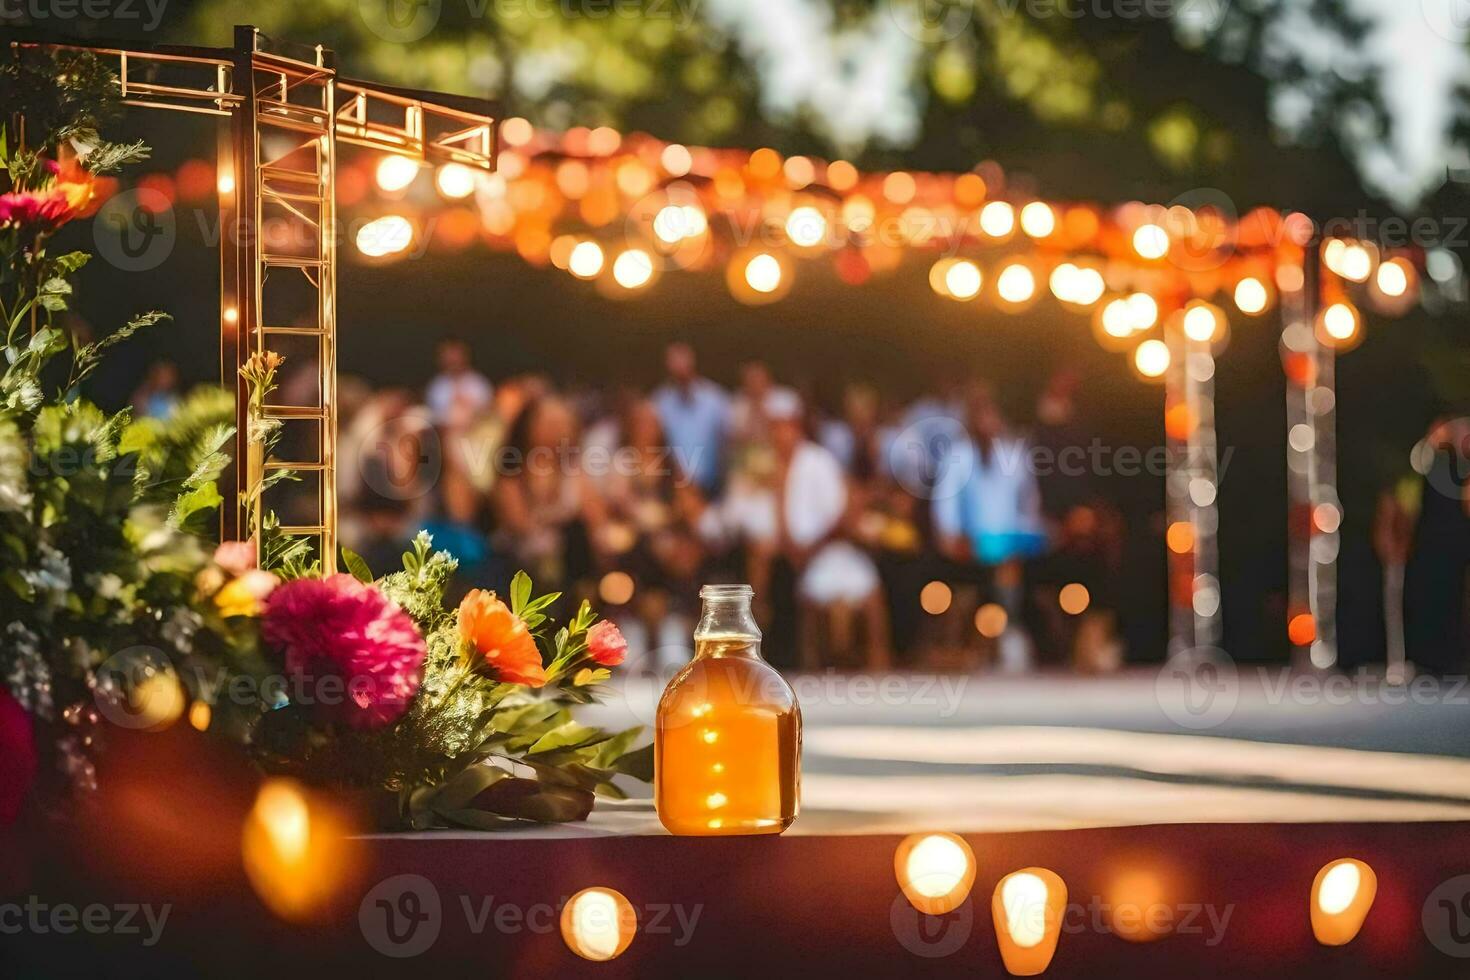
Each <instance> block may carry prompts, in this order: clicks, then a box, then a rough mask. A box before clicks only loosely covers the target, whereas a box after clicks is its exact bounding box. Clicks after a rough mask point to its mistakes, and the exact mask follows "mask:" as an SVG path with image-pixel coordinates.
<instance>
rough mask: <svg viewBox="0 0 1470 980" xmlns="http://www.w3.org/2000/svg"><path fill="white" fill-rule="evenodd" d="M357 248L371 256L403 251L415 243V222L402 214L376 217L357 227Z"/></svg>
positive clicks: (375, 256)
mask: <svg viewBox="0 0 1470 980" xmlns="http://www.w3.org/2000/svg"><path fill="white" fill-rule="evenodd" d="M356 241H357V250H358V251H359V252H361V253H362V254H363V255H366V256H368V257H369V258H375V259H376V258H382V257H383V256H386V255H394V254H397V253H398V252H402V251H404V250H405V249H407V248H408V246H410V245H411V244H413V223H412V222H411V221H409V220H408V219H407V218H405V217H404V216H403V215H401V214H387V215H384V216H383V217H381V218H374V219H373V220H372V221H369V222H368V223H367V224H365V225H363V226H362V227H361V228H359V229H357V239H356Z"/></svg>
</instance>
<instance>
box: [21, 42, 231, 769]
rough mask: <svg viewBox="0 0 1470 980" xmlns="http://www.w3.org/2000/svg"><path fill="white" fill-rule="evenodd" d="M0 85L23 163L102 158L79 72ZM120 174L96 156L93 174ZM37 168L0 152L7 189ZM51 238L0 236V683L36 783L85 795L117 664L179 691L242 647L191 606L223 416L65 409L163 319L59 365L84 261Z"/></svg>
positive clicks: (67, 63)
mask: <svg viewBox="0 0 1470 980" xmlns="http://www.w3.org/2000/svg"><path fill="white" fill-rule="evenodd" d="M0 83H4V84H5V85H6V91H7V98H10V97H12V96H14V97H16V98H17V101H16V102H13V103H9V104H7V106H6V108H7V110H9V109H14V110H16V111H20V112H23V113H24V115H25V117H26V120H27V126H28V133H29V134H30V136H31V139H32V140H36V141H39V142H38V145H39V146H41V147H56V146H58V145H60V144H61V143H63V142H65V141H86V142H87V143H88V144H89V145H91V146H92V147H94V148H104V147H110V146H111V144H105V143H102V142H101V141H100V140H99V139H98V138H97V137H96V127H97V126H98V125H99V124H100V123H102V122H103V121H104V120H106V119H107V118H110V115H111V111H112V109H113V108H114V106H113V102H114V101H115V82H114V81H113V80H112V78H111V76H109V75H107V73H106V72H105V70H103V69H102V68H101V66H100V64H99V63H98V62H97V61H96V59H94V58H92V57H91V56H88V55H83V54H77V53H58V54H53V55H47V54H45V53H42V52H34V51H28V50H24V49H22V50H21V51H20V53H19V54H15V55H14V57H13V58H12V59H11V60H10V61H7V62H6V63H5V64H4V65H3V66H0ZM94 152H95V150H94ZM137 156H138V154H137V153H136V152H135V150H127V151H124V150H113V149H106V150H105V151H104V156H103V158H102V159H101V161H100V162H105V163H107V164H108V165H112V164H114V163H118V162H121V161H123V160H125V159H130V158H136V157H137ZM38 160H39V157H38V156H37V154H36V153H20V152H18V151H16V150H14V148H13V147H11V148H7V147H6V145H5V143H4V140H3V139H0V170H3V173H4V174H5V177H6V179H7V180H9V181H10V183H11V186H12V187H21V188H23V189H27V190H44V189H45V182H46V181H49V180H50V176H49V171H46V170H45V169H44V168H40V167H39V166H38ZM55 227H56V222H55V221H50V222H47V223H45V224H41V225H36V226H34V227H26V226H22V225H19V224H15V223H11V225H10V226H8V227H7V228H6V229H3V230H0V316H3V319H4V324H3V328H4V336H3V345H0V353H3V364H4V373H3V374H0V551H3V555H4V558H3V564H0V569H3V570H0V624H3V632H0V679H3V681H4V683H5V684H6V685H7V686H8V688H9V689H10V691H11V693H12V694H13V695H14V696H15V697H16V698H17V700H19V701H20V703H21V704H22V705H23V706H24V707H25V708H26V709H27V710H29V711H30V712H31V713H32V714H33V716H34V718H35V720H36V722H37V725H38V728H39V730H40V731H41V732H42V733H43V735H50V736H52V737H50V738H44V737H43V738H42V740H41V744H42V747H43V750H45V751H46V752H47V753H48V755H54V756H56V758H55V759H54V760H48V761H54V762H55V763H56V765H52V766H49V767H48V768H49V770H50V771H60V772H64V773H66V774H67V775H68V776H70V778H71V781H72V784H73V785H74V786H77V787H86V786H88V785H89V784H90V781H91V773H92V763H91V753H92V752H94V751H96V750H97V749H98V748H99V747H100V745H101V743H102V741H103V739H104V736H105V731H104V730H103V729H102V728H100V727H97V726H95V724H94V721H92V720H91V719H94V718H95V715H94V714H93V713H92V710H91V709H93V708H94V706H95V704H96V703H105V702H106V701H109V700H115V699H119V698H126V696H127V690H126V688H125V686H123V687H119V686H118V673H119V671H118V670H114V669H112V668H115V667H117V666H118V658H119V657H122V658H126V657H128V656H129V653H128V651H130V650H131V651H136V649H137V648H145V649H147V650H148V651H151V653H150V656H149V658H147V659H148V660H149V662H150V664H153V663H154V662H155V661H156V666H157V668H158V669H162V670H165V671H172V672H174V673H176V674H178V675H179V676H181V677H183V676H187V675H186V672H185V666H186V664H188V663H190V662H192V661H193V660H195V659H196V658H199V657H204V658H205V659H206V660H207V661H208V662H211V663H214V662H218V661H220V660H221V658H222V657H223V656H224V655H225V654H226V653H227V652H229V651H233V650H246V651H248V650H249V648H250V643H249V642H248V641H246V642H243V643H240V644H236V643H233V642H230V643H226V642H225V641H224V640H222V639H221V638H222V637H224V636H226V635H228V630H226V629H224V628H223V627H222V626H219V625H218V624H216V626H218V628H216V629H211V628H209V626H208V624H209V620H210V615H209V611H208V610H207V609H206V610H203V611H201V610H200V609H197V608H196V604H195V576H196V575H197V574H198V572H199V571H200V570H201V569H203V568H204V567H205V565H206V563H207V549H206V546H205V544H204V542H203V541H202V540H201V539H200V538H198V537H196V536H195V535H194V534H192V533H190V530H191V529H204V526H205V523H206V516H207V515H208V513H209V512H211V511H212V509H213V508H214V507H215V506H216V505H217V503H218V500H219V494H218V492H217V490H216V488H215V486H214V480H215V478H216V477H217V476H218V475H219V472H220V471H221V469H222V468H223V467H224V465H225V463H226V462H227V459H226V457H225V456H224V454H223V452H222V450H223V447H224V444H225V443H226V441H227V440H228V437H229V431H230V430H229V428H228V424H227V420H228V419H229V417H230V408H229V403H228V399H226V400H225V402H224V403H221V402H220V401H219V399H218V398H217V397H215V396H213V395H208V394H196V395H195V396H193V397H192V398H191V399H190V400H189V401H187V402H186V404H185V405H184V406H183V408H182V409H181V412H180V415H179V416H178V417H176V420H174V421H156V420H147V421H137V422H135V421H134V420H133V419H132V418H131V415H130V413H129V412H127V411H122V412H117V413H107V412H104V411H103V410H102V409H100V408H98V407H97V406H96V405H93V404H92V403H90V402H88V401H87V400H85V399H84V398H81V397H79V396H78V395H77V393H76V385H77V383H79V382H80V381H81V380H82V379H83V378H85V377H87V376H88V375H89V374H91V372H92V371H94V370H95V369H96V368H97V366H98V364H99V363H100V361H101V358H102V355H103V354H104V353H105V352H106V351H107V349H108V348H110V347H112V346H113V345H115V344H117V343H120V342H122V341H124V340H126V339H127V338H129V337H131V336H133V335H134V334H135V333H137V332H138V331H140V330H143V329H146V328H147V327H149V326H152V325H154V324H156V323H158V322H160V321H162V320H163V319H165V317H164V316H163V314H160V313H149V314H144V315H143V316H140V317H135V318H133V319H132V320H129V321H128V322H127V323H126V324H124V325H123V326H122V327H121V328H120V329H118V330H117V331H116V332H115V333H113V334H111V335H110V336H108V337H107V338H105V339H104V340H102V341H99V342H98V343H95V344H89V345H87V346H84V347H81V348H80V349H78V350H75V351H72V347H73V344H72V343H71V342H70V340H69V338H68V337H67V336H66V335H65V333H64V332H63V331H62V330H61V329H59V328H58V327H57V326H55V325H54V323H53V320H54V319H55V317H56V316H57V315H58V314H60V313H63V312H64V311H65V310H66V308H67V304H68V302H69V299H70V297H71V294H72V288H73V285H72V284H73V279H74V277H75V276H76V275H77V274H78V273H79V272H80V271H81V269H82V268H83V266H85V265H86V262H87V255H86V254H85V253H81V252H70V253H66V254H62V255H57V256H52V255H50V254H49V253H48V251H47V245H48V243H49V238H50V235H51V233H52V232H54V231H55ZM68 351H72V356H71V357H70V361H71V365H70V371H69V373H66V374H62V375H60V376H62V377H69V379H70V380H69V381H68V383H67V384H66V385H65V387H63V388H62V389H61V390H59V391H58V390H54V389H53V390H52V391H51V392H50V393H49V394H48V392H47V388H46V383H45V379H46V378H47V377H50V376H51V375H52V372H51V371H50V370H49V369H50V368H51V367H52V365H53V362H55V361H56V360H57V359H58V358H61V357H62V356H63V355H64V354H66V353H67V352H68ZM221 409H224V411H221ZM104 668H106V669H104ZM150 669H152V667H150ZM123 673H126V671H123Z"/></svg>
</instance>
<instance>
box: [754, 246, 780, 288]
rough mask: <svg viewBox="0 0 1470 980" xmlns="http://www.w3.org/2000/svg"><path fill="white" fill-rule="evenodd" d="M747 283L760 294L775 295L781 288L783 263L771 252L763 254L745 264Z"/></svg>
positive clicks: (755, 256)
mask: <svg viewBox="0 0 1470 980" xmlns="http://www.w3.org/2000/svg"><path fill="white" fill-rule="evenodd" d="M745 282H746V285H748V286H750V288H751V289H754V290H755V291H756V292H758V293H767V294H769V293H774V292H775V291H776V290H777V289H778V288H780V286H781V263H780V262H779V261H777V260H776V257H775V256H774V255H772V254H770V253H769V252H761V253H759V254H757V255H754V256H752V257H751V259H750V261H749V262H747V263H745Z"/></svg>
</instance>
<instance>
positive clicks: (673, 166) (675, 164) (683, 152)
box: [658, 143, 694, 177]
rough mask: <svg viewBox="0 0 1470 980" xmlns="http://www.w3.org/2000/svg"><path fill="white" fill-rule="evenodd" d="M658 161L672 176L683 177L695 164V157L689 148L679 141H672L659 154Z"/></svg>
mask: <svg viewBox="0 0 1470 980" xmlns="http://www.w3.org/2000/svg"><path fill="white" fill-rule="evenodd" d="M658 162H659V163H660V164H661V165H662V166H663V168H664V170H665V171H666V172H667V173H668V174H669V175H670V176H672V177H682V176H684V175H685V174H687V173H688V172H689V168H690V167H692V166H694V157H693V156H692V155H691V154H690V152H689V149H688V148H687V147H685V146H683V145H681V144H679V143H670V144H669V145H668V146H666V147H664V149H663V152H662V153H660V154H659V158H658Z"/></svg>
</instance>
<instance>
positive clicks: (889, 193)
mask: <svg viewBox="0 0 1470 980" xmlns="http://www.w3.org/2000/svg"><path fill="white" fill-rule="evenodd" d="M917 192H918V184H916V183H915V182H914V178H913V175H911V174H906V173H904V172H903V171H902V170H895V171H894V172H893V173H891V174H889V175H888V176H887V177H884V178H883V196H884V197H886V198H888V200H890V201H892V202H893V203H894V204H907V203H909V202H910V201H912V200H913V199H914V194H916V193H917Z"/></svg>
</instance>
